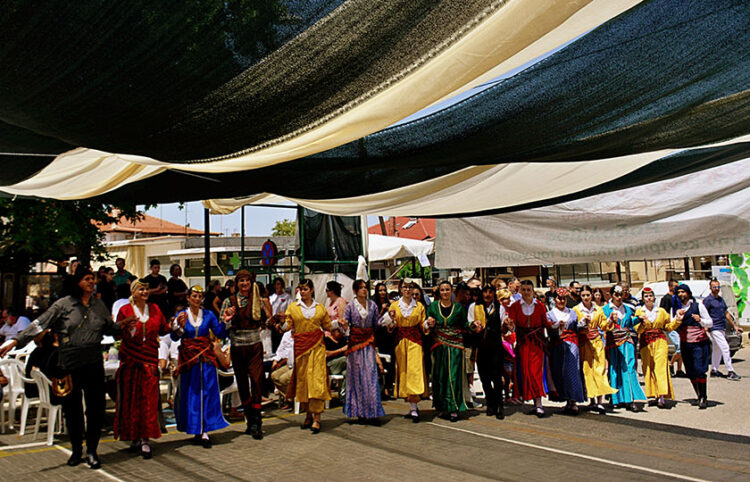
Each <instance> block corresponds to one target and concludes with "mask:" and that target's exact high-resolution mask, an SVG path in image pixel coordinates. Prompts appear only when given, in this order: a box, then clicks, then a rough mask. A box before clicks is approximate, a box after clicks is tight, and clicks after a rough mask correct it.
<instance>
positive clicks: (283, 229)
mask: <svg viewBox="0 0 750 482" xmlns="http://www.w3.org/2000/svg"><path fill="white" fill-rule="evenodd" d="M296 229H297V222H296V221H291V220H289V219H282V220H281V221H276V224H274V226H273V230H272V231H271V235H272V236H294V233H295V232H296Z"/></svg>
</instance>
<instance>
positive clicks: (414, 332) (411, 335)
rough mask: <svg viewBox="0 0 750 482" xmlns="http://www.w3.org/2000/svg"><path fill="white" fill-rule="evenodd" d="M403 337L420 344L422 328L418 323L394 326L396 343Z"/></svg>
mask: <svg viewBox="0 0 750 482" xmlns="http://www.w3.org/2000/svg"><path fill="white" fill-rule="evenodd" d="M404 338H406V339H407V340H409V341H413V342H414V343H417V344H418V345H419V346H422V330H420V329H419V325H414V326H399V327H396V344H398V343H399V342H401V340H403V339H404Z"/></svg>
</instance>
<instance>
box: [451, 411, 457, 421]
mask: <svg viewBox="0 0 750 482" xmlns="http://www.w3.org/2000/svg"><path fill="white" fill-rule="evenodd" d="M449 420H450V421H451V422H453V423H455V422H458V414H457V413H455V412H454V413H451V415H450V418H449Z"/></svg>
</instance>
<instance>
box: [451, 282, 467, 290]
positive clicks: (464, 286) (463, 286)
mask: <svg viewBox="0 0 750 482" xmlns="http://www.w3.org/2000/svg"><path fill="white" fill-rule="evenodd" d="M448 284H450V283H448ZM459 291H471V288H469V285H468V284H467V283H466V281H461V282H460V283H458V284H457V285H456V292H459Z"/></svg>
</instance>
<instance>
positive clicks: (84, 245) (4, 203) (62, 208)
mask: <svg viewBox="0 0 750 482" xmlns="http://www.w3.org/2000/svg"><path fill="white" fill-rule="evenodd" d="M142 215H143V213H141V212H139V211H137V210H136V208H135V205H133V206H113V205H111V204H103V203H100V202H99V203H97V202H93V201H57V200H51V199H41V200H39V199H15V200H12V199H0V269H2V270H3V271H12V272H16V273H25V272H27V271H28V269H29V268H30V267H31V265H33V264H34V263H37V262H42V261H48V260H53V261H59V260H62V259H66V258H69V257H70V256H76V257H77V258H78V259H79V260H80V261H81V262H82V263H84V264H88V263H89V262H90V261H91V260H92V259H95V260H98V261H102V260H104V259H107V251H106V249H105V247H104V233H102V232H101V230H100V229H99V226H101V225H103V224H110V223H114V222H117V221H118V220H119V219H121V218H125V219H126V220H128V221H137V220H139V219H140V218H141V217H142Z"/></svg>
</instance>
